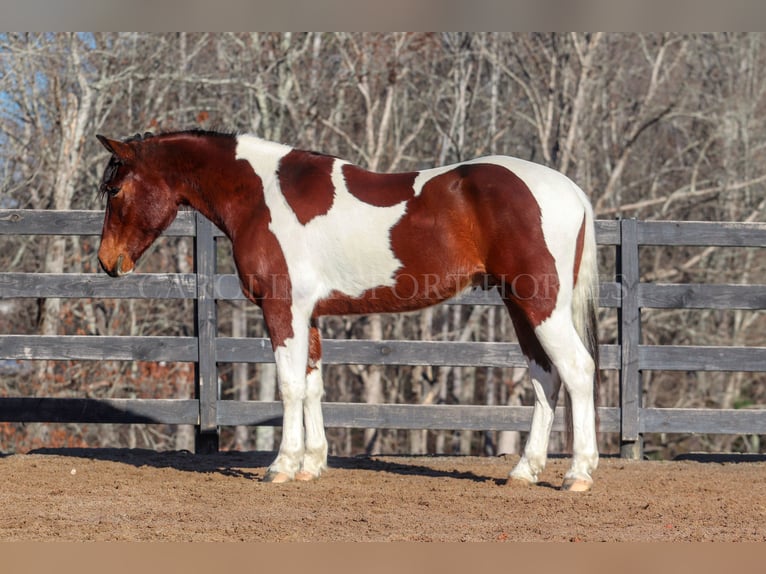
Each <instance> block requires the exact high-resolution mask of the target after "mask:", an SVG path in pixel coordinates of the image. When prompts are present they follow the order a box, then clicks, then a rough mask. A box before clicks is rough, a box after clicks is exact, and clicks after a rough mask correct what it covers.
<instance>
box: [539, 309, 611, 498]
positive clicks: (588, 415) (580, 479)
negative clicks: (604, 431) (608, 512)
mask: <svg viewBox="0 0 766 574" xmlns="http://www.w3.org/2000/svg"><path fill="white" fill-rule="evenodd" d="M535 334H536V335H537V339H538V341H539V342H540V345H541V346H542V348H543V349H545V352H546V354H547V355H548V357H550V360H551V362H552V363H553V365H554V366H555V368H556V369H557V370H558V372H559V374H560V376H561V379H562V380H563V383H564V386H565V387H566V389H567V391H568V392H569V396H570V398H571V405H572V406H571V408H572V433H573V444H572V448H573V457H572V466H571V468H570V469H569V471H567V473H566V475H565V477H564V484H563V486H562V488H563V489H564V490H574V491H583V490H589V489H590V487H591V486H592V484H593V479H592V478H591V473H592V472H593V471H594V470H595V469H596V467H597V466H598V444H597V442H596V413H595V403H594V398H593V385H594V380H593V376H594V372H595V363H594V361H593V358H592V357H591V356H590V354H589V353H588V351H587V349H586V348H585V345H584V344H583V342H582V340H581V339H580V336H579V335H578V334H577V331H576V330H575V327H574V324H573V323H572V317H571V312H570V311H569V309H568V308H559V307H557V308H556V310H555V311H554V312H553V314H552V315H551V316H550V317H548V318H547V319H546V320H545V321H543V322H542V323H541V324H540V325H538V326H537V327H535Z"/></svg>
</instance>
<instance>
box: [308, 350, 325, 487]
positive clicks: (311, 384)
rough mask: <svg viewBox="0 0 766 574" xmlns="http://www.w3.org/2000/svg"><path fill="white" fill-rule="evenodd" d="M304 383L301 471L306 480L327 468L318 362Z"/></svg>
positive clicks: (319, 365) (320, 366)
mask: <svg viewBox="0 0 766 574" xmlns="http://www.w3.org/2000/svg"><path fill="white" fill-rule="evenodd" d="M306 382H307V385H306V387H307V388H306V400H305V401H304V403H303V414H304V421H305V427H306V451H305V453H304V457H303V468H302V470H303V471H304V473H307V478H308V477H311V478H316V477H317V476H319V475H320V474H321V473H322V471H324V470H325V469H326V468H327V438H326V436H325V430H324V419H323V416H322V403H321V401H322V395H323V394H324V384H323V382H322V362H321V361H318V362H317V365H316V368H315V369H313V370H312V371H311V372H310V373H309V374H308V376H307V377H306Z"/></svg>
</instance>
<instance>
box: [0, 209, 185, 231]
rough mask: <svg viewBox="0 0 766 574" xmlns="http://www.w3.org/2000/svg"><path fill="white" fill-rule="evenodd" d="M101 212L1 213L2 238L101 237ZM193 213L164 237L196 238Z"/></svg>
mask: <svg viewBox="0 0 766 574" xmlns="http://www.w3.org/2000/svg"><path fill="white" fill-rule="evenodd" d="M103 225H104V212H103V211H102V210H97V211H86V210H71V211H57V210H53V209H0V235H101V228H102V226H103ZM194 231H195V230H194V213H193V212H191V211H182V212H180V213H179V214H178V217H176V220H175V221H174V222H173V223H172V224H171V225H170V227H169V228H168V229H167V230H166V231H165V233H164V234H163V235H170V236H191V235H194Z"/></svg>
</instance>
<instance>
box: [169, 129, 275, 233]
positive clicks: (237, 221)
mask: <svg viewBox="0 0 766 574" xmlns="http://www.w3.org/2000/svg"><path fill="white" fill-rule="evenodd" d="M209 143H210V145H209V148H208V149H207V150H205V151H202V152H201V153H200V156H199V158H196V160H195V162H194V163H195V165H196V166H197V167H198V170H197V171H196V172H195V176H194V180H195V181H194V183H193V185H190V186H187V193H186V197H185V201H184V203H187V204H189V205H190V206H191V207H192V208H194V209H195V210H196V211H199V212H200V213H201V214H202V215H204V216H205V217H207V218H208V219H209V220H210V221H212V222H213V223H215V224H216V225H217V226H218V227H219V228H220V229H221V230H222V231H223V232H224V233H226V235H227V236H229V238H231V237H232V235H233V234H234V233H235V232H236V231H237V229H238V228H239V227H240V226H241V225H242V219H243V218H252V217H253V215H254V211H255V210H256V209H257V205H258V204H259V203H260V201H259V195H258V194H259V193H260V194H262V187H261V186H259V185H258V182H257V181H256V180H255V179H256V175H255V173H254V170H253V168H252V167H251V166H250V164H249V163H247V162H241V161H239V159H240V157H241V156H240V148H241V147H242V146H243V145H246V146H248V147H249V148H252V149H257V150H258V152H259V156H260V157H262V158H263V161H264V162H265V163H268V162H269V161H272V158H277V157H280V156H281V155H282V154H284V149H285V147H286V146H282V145H281V144H277V143H273V142H269V141H266V140H262V139H260V138H257V137H254V136H239V137H233V138H231V139H226V138H221V139H212V140H210V142H209ZM274 169H276V167H275V168H274ZM261 197H262V196H261Z"/></svg>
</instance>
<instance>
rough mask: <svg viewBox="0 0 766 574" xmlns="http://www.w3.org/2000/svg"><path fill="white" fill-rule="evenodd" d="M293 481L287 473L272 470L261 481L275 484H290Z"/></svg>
mask: <svg viewBox="0 0 766 574" xmlns="http://www.w3.org/2000/svg"><path fill="white" fill-rule="evenodd" d="M291 480H292V478H291V477H290V475H289V474H287V473H284V472H277V471H273V470H270V471H268V472H267V473H266V474H265V475H264V476H263V478H262V479H261V482H272V483H274V484H283V483H285V482H290V481H291Z"/></svg>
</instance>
